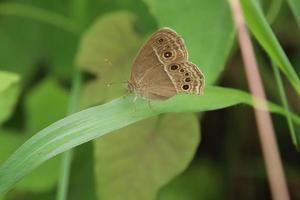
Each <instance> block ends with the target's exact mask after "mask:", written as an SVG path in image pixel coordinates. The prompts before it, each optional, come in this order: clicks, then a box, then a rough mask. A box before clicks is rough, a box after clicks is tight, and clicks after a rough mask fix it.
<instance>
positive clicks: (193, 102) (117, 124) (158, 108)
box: [0, 86, 300, 192]
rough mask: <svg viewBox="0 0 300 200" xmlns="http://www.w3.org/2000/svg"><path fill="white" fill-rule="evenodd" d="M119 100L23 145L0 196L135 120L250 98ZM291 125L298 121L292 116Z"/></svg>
mask: <svg viewBox="0 0 300 200" xmlns="http://www.w3.org/2000/svg"><path fill="white" fill-rule="evenodd" d="M132 100H133V97H132V96H127V97H121V98H118V99H115V100H113V101H111V102H109V103H106V104H104V105H100V106H95V107H92V108H89V109H86V110H83V111H81V112H78V113H75V114H73V115H70V116H68V117H66V118H64V119H62V120H59V121H57V122H55V123H53V124H52V125H50V126H48V127H47V128H45V129H43V130H41V131H40V132H38V133H37V134H36V135H34V136H33V137H32V138H30V139H29V140H28V141H27V142H25V143H24V144H23V145H22V146H21V147H20V148H19V149H18V150H17V151H16V152H15V153H14V154H13V155H12V156H11V157H10V158H9V159H8V160H7V161H6V162H5V163H4V164H3V165H2V166H1V168H0V192H5V191H7V190H9V189H10V188H11V187H12V186H13V185H14V184H15V183H16V182H17V181H18V180H20V179H21V178H22V177H24V176H25V175H26V174H28V173H30V172H31V171H33V170H34V169H35V168H36V167H37V166H39V165H40V164H41V163H43V162H44V161H46V160H48V159H50V158H52V157H54V156H56V155H57V154H59V153H62V152H64V151H67V150H69V149H71V148H72V147H75V146H78V145H80V144H82V143H85V142H87V141H90V140H92V139H94V138H96V137H100V136H103V135H105V134H106V133H109V132H111V131H113V130H117V129H119V128H122V127H125V126H127V125H129V124H132V123H134V122H137V121H139V120H142V119H145V118H148V117H151V116H154V115H158V114H160V113H166V112H186V111H191V112H199V111H200V112H201V111H208V110H216V109H221V108H225V107H229V106H233V105H236V104H240V103H244V104H248V105H251V102H252V101H251V96H250V95H249V94H247V93H246V92H243V91H239V90H236V89H229V88H220V87H213V86H208V87H207V88H206V90H205V94H204V95H203V96H194V95H178V96H176V97H174V98H171V99H170V100H168V101H163V102H151V105H150V106H149V105H148V103H147V101H144V100H138V101H137V102H136V103H135V104H134V103H133V102H132ZM269 106H270V107H269V108H270V111H271V112H274V113H278V114H281V115H284V114H285V111H284V109H283V108H281V107H279V106H277V105H275V104H271V103H270V104H269ZM292 118H293V120H294V122H295V123H297V124H300V117H299V116H295V115H292Z"/></svg>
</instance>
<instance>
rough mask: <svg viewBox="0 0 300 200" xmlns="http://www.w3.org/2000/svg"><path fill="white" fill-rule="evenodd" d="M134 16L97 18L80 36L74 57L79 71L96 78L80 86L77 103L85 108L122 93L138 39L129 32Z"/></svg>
mask: <svg viewBox="0 0 300 200" xmlns="http://www.w3.org/2000/svg"><path fill="white" fill-rule="evenodd" d="M133 26H134V16H133V15H132V14H130V13H128V12H115V13H111V14H107V15H104V16H102V17H100V18H99V19H97V20H96V21H95V23H94V24H93V25H92V26H91V28H89V29H88V30H87V31H86V33H85V34H84V36H83V39H82V41H81V43H80V46H79V51H78V53H77V57H76V63H77V65H78V66H80V67H81V69H82V70H84V71H87V72H88V73H91V74H93V75H95V76H96V78H95V79H94V80H91V81H89V82H88V83H87V84H86V85H85V86H84V87H83V93H82V100H81V101H82V102H81V104H82V105H83V106H84V107H86V106H89V105H93V104H99V103H103V102H107V101H109V100H112V99H114V98H116V97H118V96H120V95H121V94H124V93H125V88H124V87H123V86H122V85H121V84H115V85H112V86H111V87H108V86H107V85H108V84H110V83H114V82H117V83H118V82H124V81H126V80H127V79H128V77H129V73H130V66H131V62H132V60H133V58H134V56H135V54H136V52H137V50H138V45H139V44H140V43H141V40H140V39H139V37H138V36H137V34H136V33H135V31H134V30H133Z"/></svg>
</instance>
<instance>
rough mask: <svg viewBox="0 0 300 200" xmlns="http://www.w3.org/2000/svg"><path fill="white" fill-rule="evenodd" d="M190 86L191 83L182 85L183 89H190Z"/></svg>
mask: <svg viewBox="0 0 300 200" xmlns="http://www.w3.org/2000/svg"><path fill="white" fill-rule="evenodd" d="M189 88H190V86H189V85H183V86H182V89H184V90H188V89H189Z"/></svg>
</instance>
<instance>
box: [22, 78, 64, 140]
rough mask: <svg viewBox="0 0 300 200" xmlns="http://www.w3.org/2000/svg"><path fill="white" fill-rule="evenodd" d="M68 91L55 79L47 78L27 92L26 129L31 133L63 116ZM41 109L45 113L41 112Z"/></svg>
mask: <svg viewBox="0 0 300 200" xmlns="http://www.w3.org/2000/svg"><path fill="white" fill-rule="evenodd" d="M67 105H68V93H67V92H66V91H65V90H64V89H62V88H61V87H60V86H59V85H58V84H57V82H56V81H55V80H53V79H51V78H47V79H45V80H43V81H42V82H40V84H38V85H37V86H36V87H34V88H33V89H32V90H31V91H29V92H28V93H27V97H26V100H25V106H26V108H25V111H26V119H27V120H26V121H27V125H26V129H27V133H28V134H30V135H32V134H34V133H36V132H37V131H39V130H41V129H42V128H44V127H45V126H47V125H48V124H49V123H53V122H55V121H56V120H58V119H60V118H62V117H64V116H65V114H66V112H67ZM41 111H44V112H46V113H44V114H42V112H41Z"/></svg>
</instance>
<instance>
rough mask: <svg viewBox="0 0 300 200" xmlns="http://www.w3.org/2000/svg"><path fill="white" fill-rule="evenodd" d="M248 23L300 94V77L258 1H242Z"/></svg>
mask: <svg viewBox="0 0 300 200" xmlns="http://www.w3.org/2000/svg"><path fill="white" fill-rule="evenodd" d="M241 3H242V6H243V10H244V14H245V17H246V21H247V24H248V26H249V28H250V30H251V32H252V33H253V35H254V36H255V37H256V39H257V40H258V41H259V43H260V44H261V45H262V47H263V48H264V49H265V51H266V52H267V53H268V54H269V56H270V57H271V58H272V60H273V61H274V62H275V63H276V64H277V65H278V66H279V68H280V69H281V71H282V72H283V73H284V74H285V75H286V77H287V79H288V80H289V81H290V83H291V84H292V85H293V87H294V88H295V90H296V91H297V93H298V95H299V96H300V79H299V77H298V75H297V73H296V72H295V70H294V68H293V66H292V65H291V63H290V61H289V59H288V57H287V56H286V54H285V53H284V51H283V49H282V48H281V46H280V44H279V42H278V40H277V39H276V37H275V35H274V33H273V32H272V29H271V27H270V25H269V24H268V22H267V20H266V18H265V17H264V15H263V13H262V11H261V9H260V8H259V6H258V4H257V2H255V1H248V0H242V1H241Z"/></svg>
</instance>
